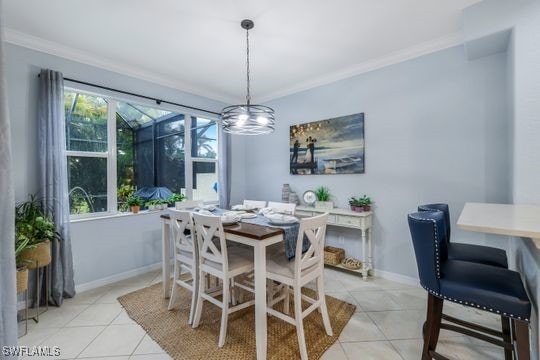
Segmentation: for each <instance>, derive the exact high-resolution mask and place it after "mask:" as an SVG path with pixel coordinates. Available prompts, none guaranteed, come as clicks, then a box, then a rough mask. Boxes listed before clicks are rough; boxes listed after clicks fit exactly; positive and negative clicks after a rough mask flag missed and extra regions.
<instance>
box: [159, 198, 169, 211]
mask: <svg viewBox="0 0 540 360" xmlns="http://www.w3.org/2000/svg"><path fill="white" fill-rule="evenodd" d="M156 202H157V208H158V209H159V210H165V209H166V208H167V205H168V204H169V200H168V199H159V200H156Z"/></svg>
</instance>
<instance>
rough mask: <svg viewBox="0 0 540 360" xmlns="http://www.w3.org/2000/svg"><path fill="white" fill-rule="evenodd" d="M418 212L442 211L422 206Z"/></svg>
mask: <svg viewBox="0 0 540 360" xmlns="http://www.w3.org/2000/svg"><path fill="white" fill-rule="evenodd" d="M418 210H420V211H440V212H442V210H439V209H434V208H428V207H425V206H423V205H420V206H419V207H418Z"/></svg>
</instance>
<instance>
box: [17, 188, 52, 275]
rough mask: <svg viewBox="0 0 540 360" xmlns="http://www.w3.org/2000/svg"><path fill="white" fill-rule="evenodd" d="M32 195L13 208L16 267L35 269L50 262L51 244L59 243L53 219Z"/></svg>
mask: <svg viewBox="0 0 540 360" xmlns="http://www.w3.org/2000/svg"><path fill="white" fill-rule="evenodd" d="M48 213H50V212H49V211H46V209H44V208H43V206H42V204H41V201H40V200H39V199H38V198H37V197H36V196H34V195H31V196H30V198H29V199H28V200H27V201H25V202H22V203H19V204H18V205H17V206H16V208H15V247H16V256H17V262H18V267H19V266H21V267H27V268H28V269H35V268H37V267H42V266H46V265H48V264H49V263H50V262H51V242H53V241H59V240H60V235H59V234H58V233H57V232H56V229H55V225H54V222H53V219H52V218H51V217H50V216H49V215H48Z"/></svg>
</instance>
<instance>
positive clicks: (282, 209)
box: [268, 201, 296, 215]
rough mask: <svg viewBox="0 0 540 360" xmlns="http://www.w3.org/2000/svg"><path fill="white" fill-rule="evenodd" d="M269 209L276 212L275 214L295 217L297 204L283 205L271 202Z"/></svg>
mask: <svg viewBox="0 0 540 360" xmlns="http://www.w3.org/2000/svg"><path fill="white" fill-rule="evenodd" d="M268 207H269V208H271V209H272V210H274V211H275V212H279V213H283V214H289V215H294V213H295V211H296V204H294V203H282V202H274V201H269V202H268Z"/></svg>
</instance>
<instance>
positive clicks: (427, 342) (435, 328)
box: [422, 294, 443, 360]
mask: <svg viewBox="0 0 540 360" xmlns="http://www.w3.org/2000/svg"><path fill="white" fill-rule="evenodd" d="M442 309H443V300H442V299H440V298H438V297H435V296H433V295H432V294H428V308H427V328H426V330H427V331H426V335H425V337H424V349H423V351H422V360H430V359H431V358H432V357H431V355H430V352H432V351H435V349H436V348H437V342H438V341H439V333H440V331H441V318H442Z"/></svg>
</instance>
